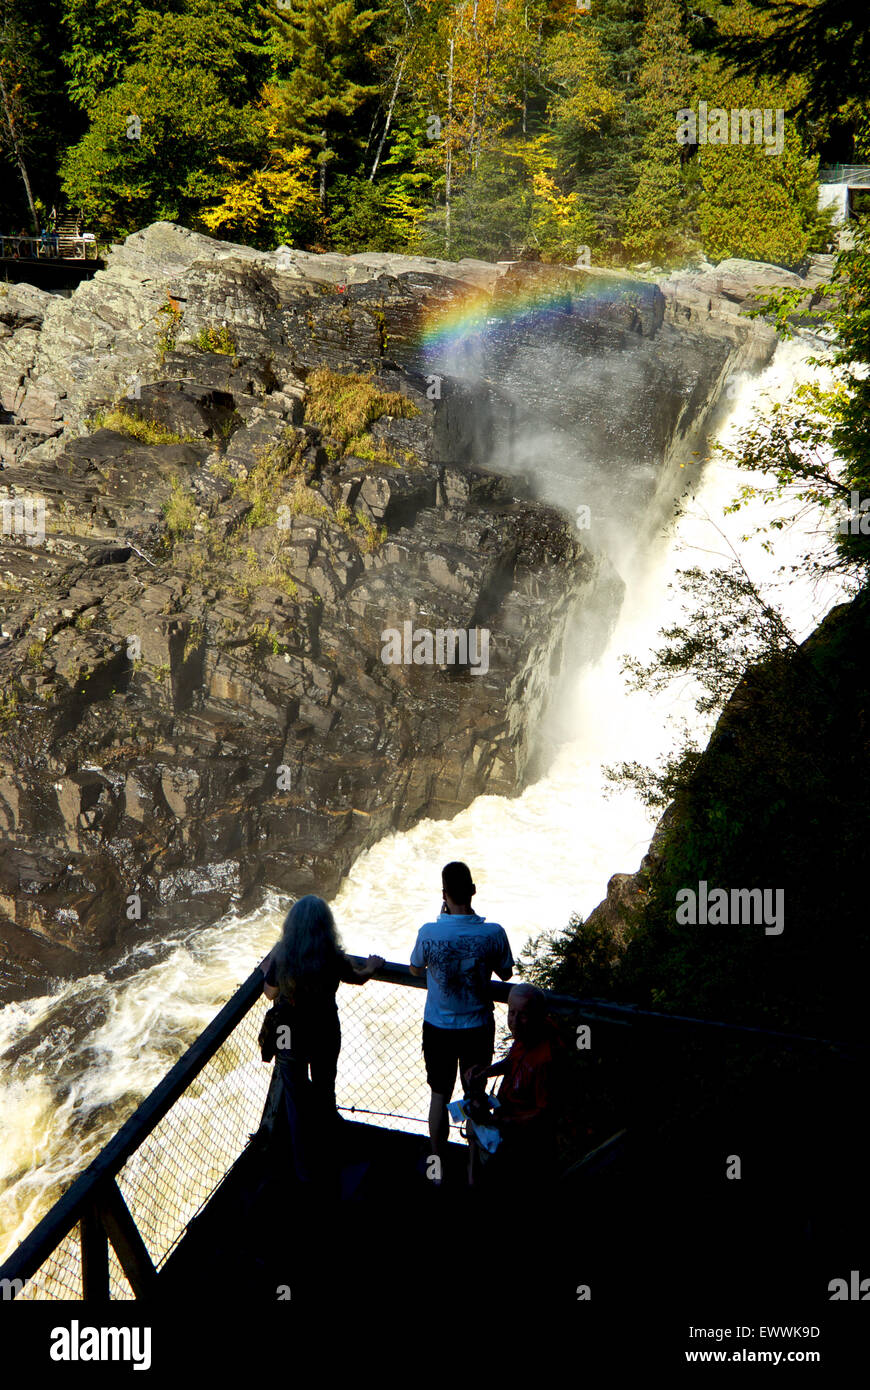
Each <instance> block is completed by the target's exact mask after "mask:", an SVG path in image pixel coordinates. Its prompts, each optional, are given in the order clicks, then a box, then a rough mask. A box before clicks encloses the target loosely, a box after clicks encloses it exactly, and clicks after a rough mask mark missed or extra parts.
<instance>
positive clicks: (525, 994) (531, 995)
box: [508, 985, 547, 1042]
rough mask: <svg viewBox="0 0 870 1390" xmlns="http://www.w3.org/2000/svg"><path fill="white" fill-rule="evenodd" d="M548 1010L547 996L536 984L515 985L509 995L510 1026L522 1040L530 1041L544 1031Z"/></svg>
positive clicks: (513, 1032) (514, 1034) (516, 1036)
mask: <svg viewBox="0 0 870 1390" xmlns="http://www.w3.org/2000/svg"><path fill="white" fill-rule="evenodd" d="M546 1012H547V996H546V995H545V994H544V993H543V991H542V990H540V989H538V988H537V986H535V985H514V987H513V989H512V990H511V992H510V994H509V995H508V1028H509V1029H510V1031H511V1033H512V1034H513V1036H514V1037H515V1038H518V1039H519V1041H520V1042H526V1041H529V1040H530V1039H532V1038H535V1037H537V1035H538V1034H539V1033H540V1032H541V1031H542V1029H543V1025H544V1018H545V1016H546Z"/></svg>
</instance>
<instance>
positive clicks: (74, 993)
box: [0, 344, 842, 1257]
mask: <svg viewBox="0 0 870 1390" xmlns="http://www.w3.org/2000/svg"><path fill="white" fill-rule="evenodd" d="M806 356H807V350H806V349H805V348H803V347H802V346H800V345H798V344H789V345H783V346H781V347H780V348H779V349H778V352H777V355H776V358H775V360H774V362H773V363H772V365H771V366H770V367H769V368H768V369H767V371H766V372H765V373H763V374H762V376H760V377H759V378H757V379H755V380H753V381H749V382H747V383H746V385H745V387H744V389H743V392H742V395H741V396H740V397H739V398H738V399H737V400H736V401H735V403H734V410H733V413H732V416H731V418H730V420H729V422H728V426H727V429H726V431H725V433H726V434H729V433H733V431H735V430H737V429H738V428H739V427H740V426H741V425H742V424H743V423H744V422H745V421H746V420H747V418H748V416H749V414H750V413H751V412H752V411H753V410H754V409H755V408H756V407H757V406H758V405H759V404H760V403H762V401H763V398H764V397H765V396H767V397H768V398H770V399H775V398H777V397H778V398H782V397H784V396H785V395H787V394H788V392H789V390H790V388H791V387H792V385H793V384H794V381H795V378H796V377H797V376H799V375H804V376H809V375H811V369H809V368H807V367H806V365H805V359H806ZM745 481H751V480H748V479H747V478H746V475H745V474H743V473H740V474H738V473H737V471H736V470H734V469H731V468H728V467H727V466H725V465H724V464H723V463H722V462H721V461H718V462H714V463H713V464H711V465H710V466H708V468H707V469H706V471H705V473H704V475H703V478H702V481H701V482H700V484H699V487H698V489H697V506H695V507H693V508H692V511H691V514H690V515H687V516H685V517H683V519H682V520H681V522H680V523H679V526H678V529H677V539H675V538H674V537H673V536H670V537H668V538H666V539H665V538H663V539H662V542H661V543H660V545H659V546H658V547H656V548H655V550H654V553H652V554H650V553H647V554H645V555H638V556H637V558H636V563H635V567H634V568H633V569H632V570H631V571H630V572H627V573H625V574H624V578H625V580H626V584H627V592H626V599H625V603H624V606H623V611H622V615H621V617H620V620H619V623H618V625H617V627H616V630H615V632H614V634H613V637H612V640H611V642H610V644H609V646H608V648H607V651H606V652H605V654H604V656H603V657H602V659H601V660H600V661H599V662H598V663H597V664H596V665H595V666H594V667H592V668H587V669H585V670H583V671H582V673H581V674H580V675H579V677H578V678H577V681H576V686H575V689H574V692H573V697H572V701H571V710H570V724H571V738H570V740H569V741H568V742H566V743H564V745H563V746H562V747H561V749H560V750H559V752H558V754H557V756H556V758H555V761H554V762H553V765H552V767H551V768H550V770H549V772H548V774H547V775H546V776H545V777H543V778H542V779H541V780H540V781H539V782H537V783H536V784H534V785H533V786H531V787H529V788H528V789H527V790H526V791H525V792H524V793H523V794H522V795H521V796H519V797H516V798H512V799H509V798H505V797H480V798H478V799H477V800H476V801H475V802H474V803H473V805H471V806H470V807H469V808H468V810H466V811H464V812H462V813H461V814H460V815H459V816H457V817H456V818H455V819H454V820H452V821H449V822H446V821H439V822H435V821H425V822H423V823H421V824H419V825H418V826H416V827H415V828H414V829H413V830H411V831H408V832H406V833H404V834H401V835H392V836H389V837H387V838H386V839H384V840H382V841H381V842H380V843H379V844H377V845H376V846H374V848H372V849H371V850H369V851H368V852H367V853H366V854H364V855H363V856H361V857H360V859H359V860H358V861H357V862H356V864H355V865H354V867H353V869H352V871H351V872H350V874H349V875H348V876H347V878H346V880H345V882H344V884H343V886H342V888H341V891H340V892H339V894H338V896H337V898H336V900H335V902H334V904H333V905H334V909H335V913H336V918H337V921H338V923H339V927H340V929H341V933H342V937H343V940H344V944H345V947H346V948H347V949H348V950H350V951H352V952H355V953H359V954H367V953H368V952H369V951H377V952H378V953H380V954H382V955H384V956H386V957H387V959H389V960H399V961H407V959H408V955H409V953H410V950H411V946H412V944H413V941H414V937H415V933H416V929H417V927H418V926H419V925H420V924H421V923H422V922H424V921H426V920H429V919H431V918H432V917H433V916H435V915H436V913H437V911H438V908H439V905H440V901H441V893H440V869H441V866H442V865H443V864H444V863H446V862H447V861H448V860H449V859H463V860H465V861H466V862H467V863H469V864H470V865H471V867H472V872H473V874H474V877H475V880H476V883H477V888H478V895H477V898H476V900H475V906H476V908H477V910H478V911H480V912H482V913H483V914H484V915H485V916H486V917H488V918H489V919H491V920H493V919H494V920H497V921H500V922H501V923H502V924H503V925H504V927H505V929H506V930H507V933H508V936H509V938H510V941H511V944H512V946H513V948H514V953H515V954H516V953H517V952H518V951H519V949H520V948H521V947H522V946H523V945H524V944H525V943H526V942H527V941H528V940H529V938H530V937H532V936H534V935H537V934H538V933H539V932H552V931H554V930H558V929H561V928H562V927H564V926H565V925H566V924H567V921H568V918H569V916H570V914H571V913H572V912H579V913H581V914H583V915H585V914H587V913H588V912H589V910H590V909H591V908H592V907H593V906H594V905H595V904H596V903H597V902H599V901H600V900H601V898H602V897H603V896H604V893H605V891H606V887H607V880H608V878H609V877H610V875H611V874H612V873H614V872H615V871H617V870H623V871H629V872H630V871H632V870H634V869H635V868H636V867H637V865H638V863H639V860H640V858H641V856H642V855H643V853H644V852H645V850H646V847H647V845H648V843H649V839H650V835H651V832H652V830H653V826H654V817H653V816H652V815H651V814H650V812H649V811H647V810H646V809H645V808H644V806H643V805H642V804H641V802H640V801H639V800H638V798H637V797H636V796H635V795H634V794H633V793H632V792H631V791H630V790H628V789H626V788H620V789H619V790H618V792H616V794H614V795H612V796H610V797H608V796H605V786H606V783H605V779H604V777H603V774H602V766H603V765H608V764H614V763H620V762H622V761H630V760H637V761H639V762H641V763H646V764H650V763H654V762H656V760H657V757H658V755H659V754H660V753H663V752H665V751H667V750H668V749H669V748H670V746H671V745H672V742H673V737H672V733H671V731H670V730H669V728H668V720H669V718H670V717H672V716H683V717H685V718H686V720H687V721H688V723H689V725H690V726H691V727H692V728H693V729H695V730H696V731H697V733H698V735H699V737H703V734H704V732H705V730H704V728H703V727H701V726H699V722H698V719H697V716H696V714H695V711H694V706H693V702H692V695H693V692H692V689H691V687H690V685H689V683H688V682H686V683H685V685H684V687H683V688H682V689H680V690H678V691H674V690H670V691H668V692H665V693H663V694H662V695H660V696H658V697H656V698H653V697H651V696H650V695H649V694H646V693H643V692H640V693H634V694H632V693H630V692H629V691H628V690H627V689H626V681H625V677H624V676H623V675H622V673H621V658H622V656H623V654H626V653H631V654H633V655H635V656H637V657H640V658H645V657H647V656H648V654H649V653H650V651H651V650H652V649H653V648H654V647H655V646H656V645H657V641H656V638H657V633H658V630H659V628H660V627H661V626H663V625H664V624H665V623H668V622H670V621H672V620H673V618H674V616H675V604H676V600H675V598H674V595H673V593H672V592H671V591H669V588H668V585H669V583H670V582H671V580H672V579H673V576H674V571H675V570H676V569H677V568H678V567H683V568H685V567H688V566H689V565H693V564H705V563H708V564H710V565H711V566H712V565H713V564H716V563H727V560H728V559H729V558H730V556H729V554H728V551H727V547H726V545H725V543H724V542H723V539H722V537H721V536H720V535H719V534H718V532H717V531H716V530H715V529H714V527H713V526H711V524H710V522H709V521H708V520H705V519H704V514H706V515H707V516H709V517H710V518H712V519H714V520H715V521H716V524H717V526H719V527H721V528H722V530H724V531H725V532H726V534H727V535H728V536H730V537H731V539H732V542H733V544H734V545H735V546H736V547H737V549H738V550H739V552H740V555H741V558H742V560H743V562H744V564H745V565H746V567H747V569H748V570H749V571H750V573H752V575H753V577H754V578H755V579H756V581H759V582H760V583H761V584H762V586H763V587H766V589H767V591H768V592H771V590H770V587H769V586H770V585H771V584H772V582H773V580H774V575H773V569H774V565H775V563H776V564H777V565H778V564H780V563H783V562H784V561H787V560H789V559H790V558H791V557H792V555H793V556H795V557H797V556H799V555H801V554H803V553H804V552H805V551H806V550H808V549H810V548H811V545H812V536H811V535H809V534H807V535H803V536H797V535H794V534H791V535H787V534H786V533H782V534H783V536H785V540H783V539H782V538H781V539H780V540H779V541H778V542H777V556H776V562H774V560H773V559H772V558H771V557H770V556H769V555H768V554H767V553H766V552H765V551H764V550H763V549H762V548H761V545H760V543H759V542H757V541H756V542H754V543H753V542H747V543H744V542H743V541H742V540H741V539H740V538H741V536H742V535H743V533H744V532H746V531H749V530H750V529H751V522H752V520H753V519H754V520H756V521H757V520H761V519H762V518H763V517H764V515H765V514H769V508H765V507H764V506H762V505H761V504H757V505H753V507H752V509H751V516H747V514H746V513H738V514H737V515H736V516H732V517H727V518H726V517H724V516H723V507H724V505H725V504H726V503H727V502H729V501H730V500H731V499H732V497H733V496H734V495H735V493H736V492H737V490H738V487H739V486H740V484H741V483H742V482H745ZM812 524H813V523H812V522H808V523H807V525H808V526H811V525H812ZM789 551H790V552H791V554H788V553H787V552H789ZM705 557H706V558H705ZM773 593H774V596H775V598H776V601H777V602H778V603H779V605H780V607H781V610H782V611H783V612H784V614H785V616H786V619H787V621H788V622H789V624H790V626H791V629H792V632H793V634H794V635H795V636H796V637H798V638H799V639H800V638H803V637H804V636H805V635H806V634H807V633H808V632H809V631H811V630H812V628H813V627H814V626H815V624H816V623H817V622H818V621H819V619H820V618H821V617H822V616H823V615H824V613H825V612H827V611H828V609H829V608H830V607H831V606H832V604H833V603H834V602H836V601H838V600H839V599H840V598H841V597H842V592H841V590H840V589H839V588H838V587H837V586H836V585H834V584H831V585H828V586H826V588H825V589H824V591H822V590H820V589H819V588H818V587H816V588H812V587H811V586H810V585H809V584H808V583H801V582H800V581H799V580H798V581H793V582H791V583H789V585H788V586H787V587H783V588H782V589H781V590H777V589H776V588H774V590H773ZM561 727H564V724H562V726H561ZM286 906H287V905H286V903H283V902H281V901H279V900H278V899H277V898H276V897H272V898H270V899H269V900H268V901H267V902H266V904H265V905H264V906H263V907H262V908H261V909H260V910H258V911H257V912H256V913H253V914H251V915H249V916H247V917H245V918H239V917H236V916H228V917H227V918H225V919H224V920H222V921H221V922H218V923H217V924H216V925H215V926H214V927H212V928H210V929H209V930H206V931H198V932H195V933H191V934H190V935H189V936H188V937H187V938H186V939H179V938H178V937H176V938H175V939H173V940H172V941H168V942H163V943H155V944H152V945H150V946H147V947H145V948H143V949H141V950H140V951H139V952H138V953H136V954H135V955H133V956H132V957H131V958H130V959H129V960H128V961H127V962H126V967H125V970H124V971H120V972H119V971H118V970H117V969H116V970H115V971H112V972H109V973H108V976H106V975H92V976H89V977H87V978H86V979H82V980H78V981H75V982H74V983H61V982H59V983H58V985H57V988H56V989H55V991H54V992H53V993H52V994H51V995H50V996H48V997H45V998H41V999H33V1000H28V1001H26V1002H24V1003H18V1004H10V1005H7V1006H6V1007H5V1008H3V1009H2V1010H0V1057H3V1056H4V1054H6V1053H7V1051H8V1049H9V1048H10V1047H12V1046H13V1045H16V1044H17V1045H19V1046H16V1047H15V1060H14V1062H11V1063H9V1064H8V1065H7V1066H6V1067H5V1071H4V1074H3V1078H2V1081H0V1107H2V1116H3V1126H2V1134H0V1257H2V1256H3V1254H4V1253H6V1252H8V1251H9V1250H10V1249H12V1248H14V1246H15V1245H16V1244H17V1243H18V1242H19V1241H20V1240H21V1239H22V1238H23V1237H24V1235H26V1234H27V1232H28V1231H29V1230H30V1229H31V1228H32V1226H33V1225H34V1224H35V1222H36V1221H37V1220H38V1218H39V1217H40V1216H41V1215H43V1214H44V1212H45V1210H46V1209H47V1208H48V1206H49V1205H50V1204H51V1202H52V1201H53V1200H54V1199H55V1198H56V1196H57V1194H58V1192H59V1190H61V1188H62V1187H63V1186H64V1185H66V1184H67V1183H68V1182H69V1181H70V1179H71V1178H72V1177H73V1176H74V1175H75V1174H76V1173H78V1172H80V1171H81V1170H82V1168H83V1167H84V1166H85V1165H86V1163H87V1162H88V1161H89V1160H90V1159H91V1158H92V1157H93V1155H94V1153H95V1152H96V1151H98V1149H99V1148H100V1147H101V1146H102V1145H103V1144H104V1143H105V1142H106V1140H107V1139H108V1138H109V1137H110V1135H111V1134H112V1133H113V1132H114V1130H115V1129H116V1128H117V1126H118V1124H119V1122H120V1119H122V1118H123V1117H124V1116H126V1115H127V1114H129V1113H130V1111H131V1110H132V1109H133V1107H134V1106H135V1104H136V1103H137V1102H138V1100H140V1099H141V1098H142V1097H143V1096H144V1095H146V1094H148V1092H149V1091H150V1090H151V1089H152V1088H153V1086H154V1085H155V1084H156V1083H157V1081H158V1080H159V1079H160V1078H161V1077H162V1076H163V1075H164V1074H165V1072H166V1070H167V1069H168V1067H169V1066H170V1065H171V1064H172V1063H173V1062H174V1061H175V1060H177V1058H178V1057H179V1056H180V1055H181V1052H182V1051H183V1049H184V1048H185V1047H186V1046H187V1045H188V1044H189V1043H190V1042H191V1041H192V1040H193V1038H194V1037H195V1036H196V1035H197V1034H198V1033H199V1032H201V1030H202V1028H203V1027H204V1025H205V1024H206V1023H207V1022H208V1020H209V1019H210V1018H211V1017H213V1015H214V1013H215V1011H216V1009H217V1008H218V1007H219V1005H220V1004H221V1003H222V1002H224V1001H225V1000H226V999H227V998H228V997H229V995H230V994H231V993H232V991H233V989H234V988H235V987H236V986H237V985H238V984H239V983H240V982H241V981H242V980H243V979H245V977H246V976H247V975H248V974H249V973H250V971H251V969H252V968H253V967H254V966H255V965H256V963H257V962H258V961H259V960H260V959H261V957H262V956H263V954H264V953H265V952H266V950H267V949H268V948H269V946H270V945H271V944H272V942H273V941H274V939H275V937H276V935H277V933H278V930H279V927H280V923H281V920H282V917H283V913H284V911H285V910H286ZM131 969H132V973H127V972H130V971H131ZM368 988H369V989H374V988H375V987H374V986H369V987H368ZM72 1016H75V1017H76V1018H77V1019H78V1021H79V1026H78V1027H76V1028H72V1027H70V1025H69V1019H70V1017H72ZM91 1017H93V1023H92V1025H90V1026H88V1027H85V1028H83V1027H82V1026H81V1020H82V1019H83V1018H84V1019H85V1020H88V1019H90V1018H91ZM374 1022H375V1024H376V1025H377V1026H378V1027H380V1028H382V1029H384V1030H385V1037H387V1039H388V1036H389V1027H390V1017H389V1010H388V1009H385V1010H384V1011H382V1012H378V1013H377V1016H376V1018H375V1020H374ZM34 1030H38V1032H37V1036H38V1038H39V1041H38V1042H37V1043H36V1044H35V1045H34V1046H30V1047H28V1046H26V1045H24V1046H21V1044H22V1041H23V1040H26V1039H27V1037H28V1036H29V1035H32V1034H34ZM357 1041H358V1039H357ZM372 1045H373V1046H374V1045H375V1044H374V1043H373V1044H372ZM346 1050H348V1049H347V1048H346ZM58 1059H62V1061H59V1060H58ZM370 1065H372V1066H376V1065H377V1062H376V1061H372V1062H371V1063H370ZM421 1080H422V1078H421ZM423 1089H424V1090H425V1087H424V1086H423ZM339 1098H340V1099H341V1092H340V1097H339Z"/></svg>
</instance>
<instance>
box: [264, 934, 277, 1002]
mask: <svg viewBox="0 0 870 1390" xmlns="http://www.w3.org/2000/svg"><path fill="white" fill-rule="evenodd" d="M274 950H275V948H274V946H273V947H272V950H271V951H270V952H269V954H268V955H267V956H264V957H263V959H262V960H261V961H260V969H261V970H262V972H263V974H264V975H268V974H269V967H270V966H271V964H272V956H273V954H274ZM263 993H264V994H265V996H266V998H267V999H277V998H278V986H277V985H270V984H268V983H267V982H266V981H265V980H264V982H263Z"/></svg>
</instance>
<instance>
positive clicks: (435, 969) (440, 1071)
mask: <svg viewBox="0 0 870 1390" xmlns="http://www.w3.org/2000/svg"><path fill="white" fill-rule="evenodd" d="M441 885H442V891H443V895H444V901H443V903H442V905H441V915H440V916H439V918H438V920H437V921H436V922H427V923H426V924H425V925H424V926H422V927H421V928H420V930H419V932H418V933H417V941H416V943H415V945H414V949H413V951H412V952H411V974H412V975H425V976H426V1009H425V1012H424V1014H423V1057H424V1059H425V1062H426V1080H427V1081H428V1082H429V1086H430V1089H431V1092H432V1097H431V1100H430V1103H429V1137H430V1139H431V1141H432V1152H433V1154H434V1155H436V1156H437V1157H438V1159H439V1160H442V1161H443V1159H444V1157H445V1154H446V1147H447V1138H448V1133H449V1121H448V1118H447V1104H448V1101H449V1100H450V1097H451V1096H452V1094H453V1087H454V1086H455V1084H456V1070H457V1066H458V1067H459V1069H460V1073H464V1072H465V1071H466V1070H467V1069H468V1067H471V1066H481V1065H483V1066H486V1067H488V1066H489V1065H490V1063H491V1062H492V1052H493V1043H494V1040H495V1019H494V1017H493V1009H492V994H491V990H490V980H491V978H492V974H493V971H495V973H496V974H497V975H499V976H500V977H501V979H502V980H509V979H510V977H511V975H512V974H513V968H514V959H513V956H512V955H511V948H510V944H509V942H508V939H507V935H506V933H505V930H504V928H503V927H500V926H499V925H498V924H497V923H496V922H486V921H485V920H484V918H483V917H478V915H477V913H476V912H472V910H471V899H472V898H473V897H474V894H475V893H476V891H477V889H476V888H475V886H474V884H473V882H472V880H471V872H470V870H469V868H468V865H467V864H460V863H452V864H447V865H445V867H444V869H443V870H442V873H441Z"/></svg>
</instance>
